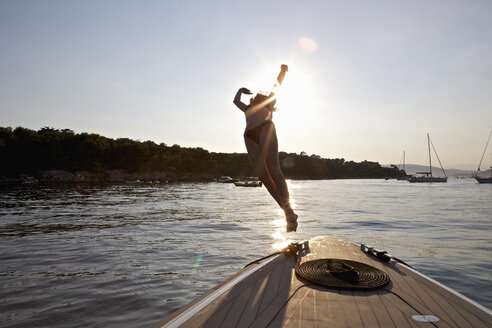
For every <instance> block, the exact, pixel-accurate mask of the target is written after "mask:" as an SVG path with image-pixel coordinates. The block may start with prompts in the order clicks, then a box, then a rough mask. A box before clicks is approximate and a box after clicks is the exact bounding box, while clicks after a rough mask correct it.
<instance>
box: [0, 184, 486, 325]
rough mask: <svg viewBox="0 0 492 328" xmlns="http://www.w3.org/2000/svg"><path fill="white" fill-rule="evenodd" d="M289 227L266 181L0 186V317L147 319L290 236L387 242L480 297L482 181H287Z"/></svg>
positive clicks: (43, 321)
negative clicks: (294, 223) (294, 228)
mask: <svg viewBox="0 0 492 328" xmlns="http://www.w3.org/2000/svg"><path fill="white" fill-rule="evenodd" d="M288 184H289V188H290V193H291V200H292V204H293V206H294V207H295V210H296V212H297V213H298V214H299V228H298V232H297V233H286V232H285V221H284V218H283V215H282V212H281V211H280V210H279V208H278V207H277V205H276V204H275V203H274V201H273V199H272V198H271V197H270V196H269V194H268V193H267V191H266V189H265V188H264V187H262V188H244V187H235V186H234V185H233V184H221V183H184V184H152V185H112V186H77V185H73V186H42V185H34V186H29V185H27V186H25V185H16V186H2V187H0V263H1V266H0V300H1V301H0V308H1V309H2V310H1V312H0V313H1V316H0V326H2V327H33V326H36V327H42V326H43V327H148V326H151V325H152V324H153V323H155V322H156V321H158V320H160V319H162V318H163V317H165V316H166V315H168V314H170V313H171V312H172V311H174V310H176V309H178V308H179V307H181V306H183V305H185V304H186V303H188V302H190V301H191V300H193V299H194V298H196V297H198V296H199V295H201V294H203V293H204V292H206V291H207V290H208V289H210V288H211V287H213V286H215V285H216V284H218V283H220V282H221V281H223V280H225V279H226V278H227V277H228V276H230V275H232V274H234V273H235V272H237V271H239V270H240V269H241V268H243V267H244V266H245V265H246V264H248V263H249V262H251V261H253V260H255V259H257V258H260V257H263V256H265V255H268V254H269V253H272V252H275V251H277V250H279V249H280V248H282V247H284V246H285V245H287V244H288V243H290V242H292V241H304V240H307V239H310V238H312V237H315V236H318V235H335V236H339V237H343V238H346V239H348V240H350V241H352V242H355V243H360V242H364V243H368V244H370V245H372V246H375V247H377V248H379V249H382V250H387V251H389V252H390V253H391V254H392V255H394V256H397V257H399V258H400V259H402V260H404V261H405V262H407V263H409V264H410V265H412V266H413V267H414V268H416V269H417V270H419V271H421V272H422V273H424V274H426V275H428V276H430V277H432V278H434V279H436V280H437V281H439V282H441V283H443V284H445V285H447V286H449V287H451V288H454V289H455V290H457V291H459V292H460V293H462V294H464V295H466V296H468V297H469V298H471V299H473V300H475V301H476V302H478V303H480V304H482V305H484V306H486V307H488V308H491V307H492V202H491V201H492V185H481V184H478V183H476V182H475V180H472V179H460V180H458V179H449V181H448V183H433V184H410V183H408V182H406V181H397V180H323V181H288Z"/></svg>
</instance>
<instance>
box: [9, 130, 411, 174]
mask: <svg viewBox="0 0 492 328" xmlns="http://www.w3.org/2000/svg"><path fill="white" fill-rule="evenodd" d="M0 157H1V158H2V161H1V162H0V183H19V182H21V183H37V182H41V183H168V182H179V181H190V182H191V181H197V182H198V181H203V182H205V181H215V179H216V178H218V177H219V176H223V175H227V176H231V177H233V178H242V177H246V176H254V175H255V173H254V172H253V170H252V169H251V166H250V164H249V160H248V157H247V154H246V153H232V154H228V153H214V152H209V151H207V150H205V149H202V148H199V147H197V148H186V147H181V146H179V145H173V146H168V145H166V144H164V143H161V144H156V143H154V142H152V141H144V142H141V141H136V140H131V139H128V138H119V139H111V138H107V137H104V136H100V135H98V134H89V133H74V131H72V130H70V129H62V130H59V129H54V128H48V127H45V128H42V129H40V130H38V131H34V130H30V129H26V128H23V127H17V128H15V129H12V128H10V127H0ZM279 157H280V162H281V167H282V170H283V172H284V174H285V176H286V178H289V179H303V180H306V179H312V180H319V179H371V178H374V179H377V178H396V177H399V176H404V175H405V172H404V171H402V170H399V169H398V168H397V167H396V166H394V165H392V166H390V167H383V166H381V165H380V164H379V163H377V162H369V161H363V162H360V163H357V162H353V161H345V159H343V158H335V159H327V158H321V157H320V156H318V155H315V154H313V155H307V154H306V153H304V152H301V153H299V154H296V153H286V152H280V153H279Z"/></svg>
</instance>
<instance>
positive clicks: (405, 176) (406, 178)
mask: <svg viewBox="0 0 492 328" xmlns="http://www.w3.org/2000/svg"><path fill="white" fill-rule="evenodd" d="M403 171H404V172H405V175H404V176H402V177H396V180H408V178H409V176H408V175H407V174H406V173H407V172H406V171H405V151H403Z"/></svg>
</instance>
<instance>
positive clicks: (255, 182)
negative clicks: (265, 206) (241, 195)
mask: <svg viewBox="0 0 492 328" xmlns="http://www.w3.org/2000/svg"><path fill="white" fill-rule="evenodd" d="M234 185H235V186H236V187H261V185H262V183H261V181H260V180H259V179H258V178H256V177H247V178H244V179H243V180H239V181H237V182H234Z"/></svg>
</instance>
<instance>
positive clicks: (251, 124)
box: [244, 105, 272, 131]
mask: <svg viewBox="0 0 492 328" xmlns="http://www.w3.org/2000/svg"><path fill="white" fill-rule="evenodd" d="M244 114H245V115H246V131H248V130H251V129H253V128H255V127H257V126H258V125H260V124H262V123H264V122H266V121H271V120H272V112H271V111H270V110H269V109H268V107H267V106H254V105H250V106H248V108H247V109H246V111H245V112H244Z"/></svg>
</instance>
